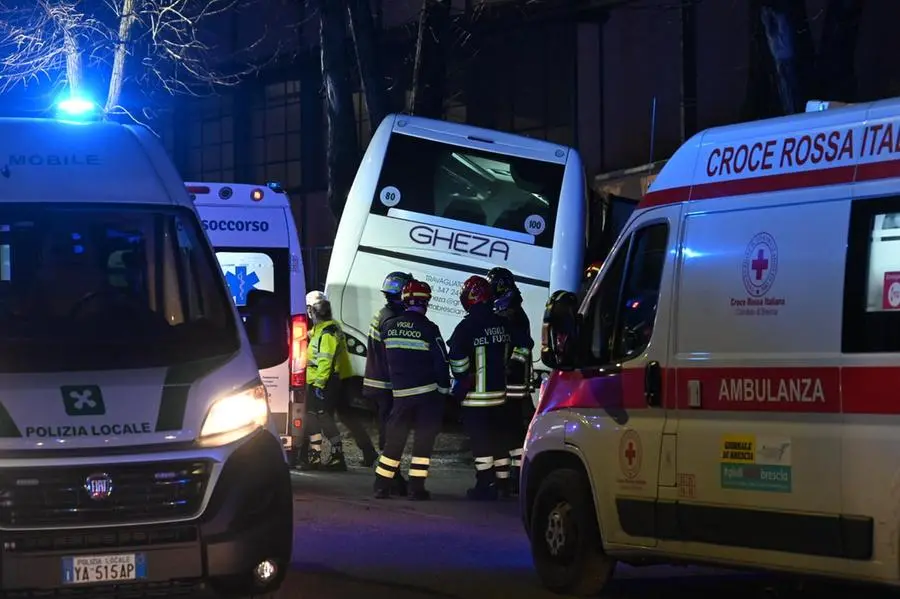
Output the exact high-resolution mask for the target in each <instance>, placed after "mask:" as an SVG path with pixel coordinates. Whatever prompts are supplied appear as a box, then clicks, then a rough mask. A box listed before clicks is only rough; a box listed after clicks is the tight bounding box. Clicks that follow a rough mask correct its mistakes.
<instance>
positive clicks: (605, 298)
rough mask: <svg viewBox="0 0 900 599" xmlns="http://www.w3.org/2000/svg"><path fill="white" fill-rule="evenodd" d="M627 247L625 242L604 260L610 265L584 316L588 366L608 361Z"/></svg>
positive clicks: (599, 282)
mask: <svg viewBox="0 0 900 599" xmlns="http://www.w3.org/2000/svg"><path fill="white" fill-rule="evenodd" d="M628 244H629V242H628V241H626V242H625V243H623V244H622V245H621V246H620V247H619V250H618V251H617V252H616V254H615V255H614V256H612V255H611V256H610V257H609V258H607V260H612V263H611V264H610V267H609V270H608V271H606V273H605V274H604V275H603V278H602V279H601V280H600V281H598V282H597V286H596V288H595V290H594V295H593V297H592V298H591V301H590V304H589V307H588V311H587V314H586V315H585V323H584V324H585V327H584V330H585V331H587V332H588V335H590V337H589V340H588V341H589V343H588V348H587V349H588V356H587V357H588V360H589V361H590V362H591V363H592V364H605V363H608V362H609V360H610V355H611V350H612V341H613V331H615V325H616V312H617V311H618V307H619V289H620V288H621V287H622V275H623V273H624V272H625V258H626V256H627V255H628Z"/></svg>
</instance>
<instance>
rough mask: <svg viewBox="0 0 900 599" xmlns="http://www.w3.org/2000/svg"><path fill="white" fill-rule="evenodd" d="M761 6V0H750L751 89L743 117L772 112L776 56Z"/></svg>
mask: <svg viewBox="0 0 900 599" xmlns="http://www.w3.org/2000/svg"><path fill="white" fill-rule="evenodd" d="M761 10H762V6H761V0H750V2H749V6H748V13H749V14H748V23H749V29H750V48H749V49H748V51H747V89H746V91H745V92H744V103H743V105H742V106H741V120H742V121H755V120H756V119H760V118H765V117H767V116H770V114H769V113H768V109H769V104H770V103H771V98H772V85H771V83H772V80H771V76H770V75H771V70H772V59H771V55H770V54H769V48H768V45H767V43H766V34H765V30H764V29H763V24H762V15H761Z"/></svg>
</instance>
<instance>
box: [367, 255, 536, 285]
mask: <svg viewBox="0 0 900 599" xmlns="http://www.w3.org/2000/svg"><path fill="white" fill-rule="evenodd" d="M359 251H360V252H364V253H366V254H374V255H376V256H384V257H386V258H397V259H399V260H409V261H410V262H419V263H420V264H428V265H430V266H437V267H438V268H447V269H449V270H456V271H459V272H466V273H469V274H473V275H481V276H486V275H487V273H488V269H486V268H478V267H477V266H468V265H466V264H459V263H458V262H447V261H445V260H435V259H434V258H424V257H422V256H420V255H418V254H407V253H405V252H395V251H392V250H383V249H381V248H376V247H372V246H370V245H361V246H359ZM516 282H517V283H522V284H523V285H534V286H535V287H546V288H547V289H550V281H544V280H541V279H532V278H530V277H520V276H518V275H516Z"/></svg>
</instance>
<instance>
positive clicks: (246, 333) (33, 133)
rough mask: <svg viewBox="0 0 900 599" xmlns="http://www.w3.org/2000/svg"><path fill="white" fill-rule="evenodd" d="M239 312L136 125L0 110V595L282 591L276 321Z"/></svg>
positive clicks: (288, 508) (190, 213)
mask: <svg viewBox="0 0 900 599" xmlns="http://www.w3.org/2000/svg"><path fill="white" fill-rule="evenodd" d="M246 316H247V323H246V326H244V325H242V324H241V321H240V319H239V317H238V313H237V310H236V309H235V307H234V305H233V303H232V302H231V301H230V300H229V295H228V292H227V288H226V286H225V282H224V280H223V277H222V274H221V272H220V271H219V269H218V267H217V264H216V261H215V257H214V255H213V252H212V250H211V248H210V246H209V242H208V241H207V239H206V237H205V236H204V234H203V230H202V228H201V226H200V222H199V219H198V217H197V213H196V211H195V210H194V207H193V204H192V203H191V201H190V198H189V197H188V194H187V193H186V191H185V189H184V184H183V183H182V181H181V179H180V177H179V175H178V173H177V172H176V170H175V168H174V166H173V165H172V164H171V162H170V160H169V158H168V157H167V156H166V154H165V152H164V150H163V148H162V147H161V146H160V144H159V143H158V142H157V140H156V139H155V138H154V137H153V135H152V134H150V133H149V132H147V131H146V130H144V129H143V128H140V127H129V126H123V125H118V124H114V123H103V122H95V123H77V124H76V123H64V122H60V121H54V120H49V119H0V451H2V454H0V456H2V459H0V496H2V498H3V500H2V502H0V539H2V545H0V573H2V576H0V586H2V588H0V593H2V594H4V595H6V594H10V595H15V596H22V597H31V596H50V595H56V594H59V595H72V594H79V595H81V594H83V595H84V596H96V595H97V594H106V593H109V594H111V595H116V596H119V595H123V596H124V595H129V596H131V595H135V596H137V595H141V594H142V593H145V592H149V591H154V592H160V593H165V594H168V593H172V594H175V593H191V592H195V591H198V592H199V591H209V590H211V591H214V592H219V593H222V594H228V595H230V596H234V595H239V596H258V595H262V594H267V593H272V592H274V591H275V590H276V589H277V588H278V587H279V586H280V585H281V582H282V580H283V576H284V572H285V570H286V568H287V566H288V564H289V562H290V557H291V546H292V537H293V507H292V504H293V501H292V499H293V498H292V493H291V483H290V473H289V470H288V468H287V464H286V461H285V455H284V451H283V449H282V447H281V443H280V441H279V438H278V434H277V432H276V430H275V423H274V420H273V419H272V417H271V413H270V411H269V409H268V404H267V402H266V390H265V387H264V386H263V384H262V382H261V380H260V376H259V369H260V368H268V367H269V366H271V365H273V364H278V363H281V362H283V361H284V360H285V357H286V353H287V347H288V344H287V341H288V339H287V331H288V315H287V312H286V311H284V310H283V309H282V307H281V305H280V304H279V303H278V302H277V301H275V298H274V297H273V296H272V294H268V293H266V292H264V291H256V292H253V294H252V295H251V296H250V297H249V298H248V301H247V310H246ZM254 358H255V359H254Z"/></svg>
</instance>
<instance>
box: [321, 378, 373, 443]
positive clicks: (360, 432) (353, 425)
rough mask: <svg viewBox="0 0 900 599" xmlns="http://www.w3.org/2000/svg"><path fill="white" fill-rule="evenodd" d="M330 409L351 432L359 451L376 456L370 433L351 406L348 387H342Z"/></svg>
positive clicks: (343, 385)
mask: <svg viewBox="0 0 900 599" xmlns="http://www.w3.org/2000/svg"><path fill="white" fill-rule="evenodd" d="M329 407H330V408H331V414H332V417H334V416H335V415H336V416H337V418H338V419H339V420H340V421H341V423H342V424H343V425H344V426H346V427H347V430H348V431H350V436H351V437H353V441H354V442H355V443H356V446H357V447H359V450H360V451H362V452H363V454H364V455H373V456H374V454H375V446H374V445H373V444H372V439H371V438H370V437H369V433H368V431H366V426H365V424H363V421H362V420H361V419H360V417H359V414H357V412H355V411H354V410H353V408H352V407H351V406H350V395H349V389H348V386H347V385H345V384H342V385H341V388H340V392H339V393H338V394H337V396H336V397H335V401H334V402H333V403H332V404H331V406H329Z"/></svg>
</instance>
